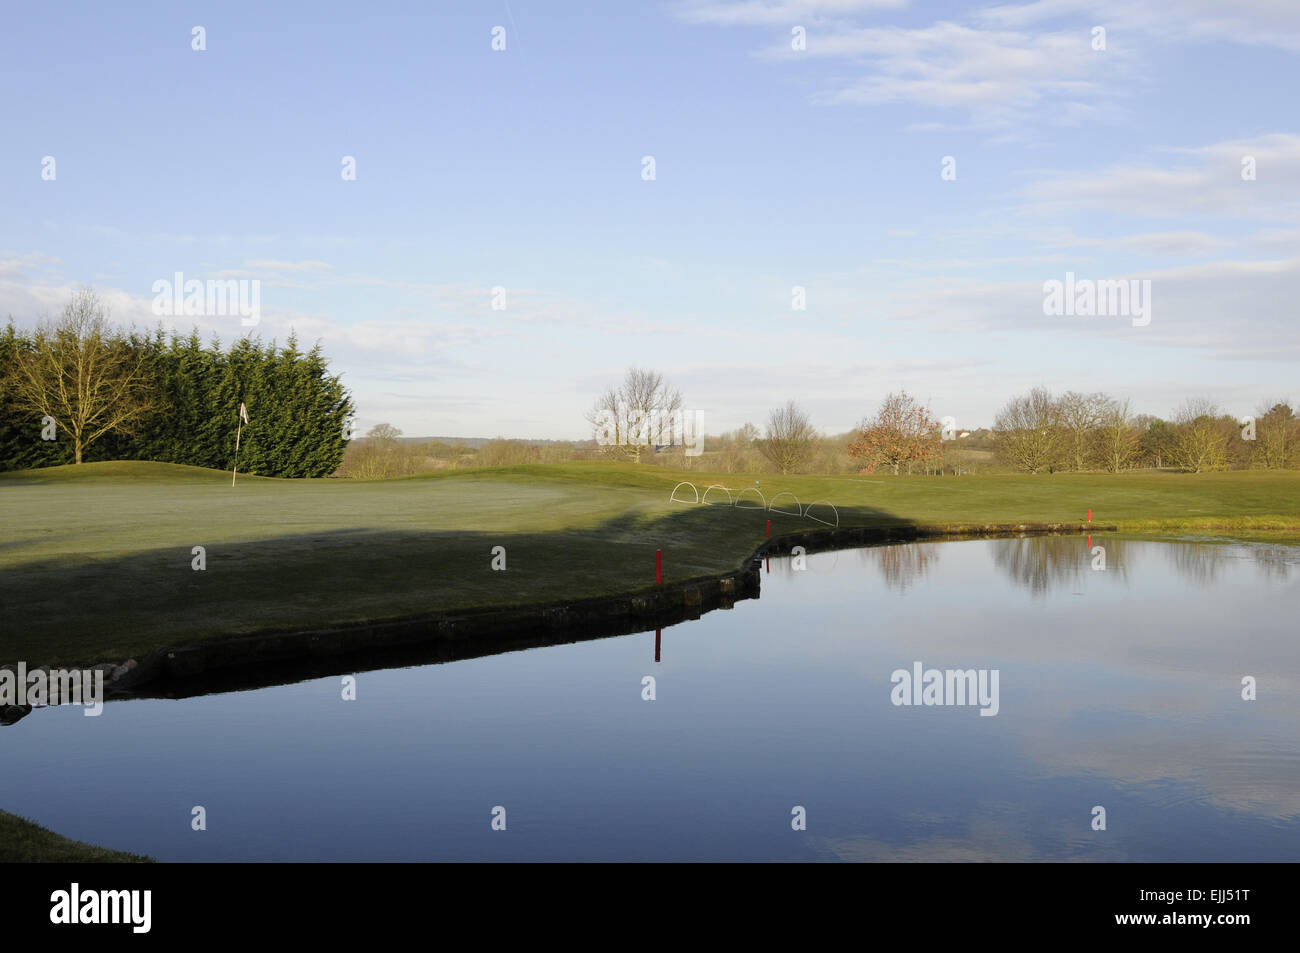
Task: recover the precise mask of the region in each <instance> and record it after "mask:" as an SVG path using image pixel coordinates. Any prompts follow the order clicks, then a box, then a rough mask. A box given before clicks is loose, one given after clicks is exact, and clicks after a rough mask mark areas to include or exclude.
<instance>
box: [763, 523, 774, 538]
mask: <svg viewBox="0 0 1300 953" xmlns="http://www.w3.org/2000/svg"><path fill="white" fill-rule="evenodd" d="M763 535H764V536H767V537H771V535H772V521H771V520H768V521H767V532H765V533H764V534H763Z"/></svg>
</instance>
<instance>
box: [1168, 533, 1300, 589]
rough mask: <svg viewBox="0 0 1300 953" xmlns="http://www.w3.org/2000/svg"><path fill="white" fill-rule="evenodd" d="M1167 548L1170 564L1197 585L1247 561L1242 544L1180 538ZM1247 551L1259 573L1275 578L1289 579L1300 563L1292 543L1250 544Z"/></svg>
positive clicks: (1299, 551) (1299, 552)
mask: <svg viewBox="0 0 1300 953" xmlns="http://www.w3.org/2000/svg"><path fill="white" fill-rule="evenodd" d="M1165 549H1166V550H1167V552H1168V555H1169V562H1170V565H1172V566H1173V567H1174V569H1176V570H1177V571H1178V572H1179V573H1180V574H1181V575H1183V576H1184V577H1186V578H1187V579H1189V580H1190V581H1192V582H1194V583H1196V584H1197V585H1198V586H1206V585H1209V584H1210V583H1214V582H1217V581H1218V579H1219V574H1220V573H1221V572H1222V571H1223V569H1224V567H1225V566H1227V565H1229V564H1230V563H1233V562H1244V561H1245V560H1244V558H1243V554H1242V551H1241V550H1242V547H1240V546H1236V545H1229V544H1225V543H1204V542H1179V543H1173V544H1171V545H1169V546H1166V547H1165ZM1246 551H1247V552H1248V553H1249V554H1250V557H1251V562H1252V563H1253V564H1254V566H1255V569H1256V570H1258V572H1259V574H1260V576H1262V577H1263V578H1265V579H1269V580H1272V581H1274V582H1277V581H1281V580H1285V579H1289V578H1290V576H1291V570H1292V569H1294V568H1295V567H1296V566H1297V565H1300V550H1297V549H1295V548H1293V547H1286V546H1248V547H1246Z"/></svg>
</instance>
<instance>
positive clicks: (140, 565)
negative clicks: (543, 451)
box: [0, 462, 1300, 665]
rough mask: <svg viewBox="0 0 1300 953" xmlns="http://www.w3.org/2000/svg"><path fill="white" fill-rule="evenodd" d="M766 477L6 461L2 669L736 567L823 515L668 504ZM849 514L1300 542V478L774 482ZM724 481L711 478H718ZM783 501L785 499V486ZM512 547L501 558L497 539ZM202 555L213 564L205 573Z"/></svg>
mask: <svg viewBox="0 0 1300 953" xmlns="http://www.w3.org/2000/svg"><path fill="white" fill-rule="evenodd" d="M682 479H689V480H692V481H695V482H696V483H697V484H698V485H699V486H700V488H701V490H703V488H704V486H706V485H707V484H709V483H714V482H716V483H721V484H723V485H725V486H728V487H731V488H733V489H738V488H740V487H743V486H753V485H754V480H755V478H754V477H753V476H752V475H751V476H743V477H742V476H736V475H722V474H698V473H694V472H678V471H672V470H666V469H663V468H660V467H651V466H644V465H643V466H640V467H637V466H635V465H632V464H612V463H609V464H606V463H584V464H564V465H546V466H521V467H506V468H498V469H485V470H461V471H444V472H441V473H434V474H427V475H422V476H418V477H407V478H402V479H397V480H377V481H343V480H276V479H268V478H258V477H240V479H239V485H238V486H237V487H235V488H233V489H232V488H231V486H230V475H229V474H228V473H221V472H218V471H211V470H202V469H198V468H194V467H179V466H174V465H170V464H155V463H141V462H116V463H93V464H83V465H82V466H80V467H76V466H67V467H55V468H50V469H44V470H33V471H22V472H18V473H9V474H0V525H3V526H4V535H3V537H0V632H3V633H4V636H3V648H2V649H0V652H2V654H3V656H4V657H3V658H0V662H6V661H18V660H24V661H27V662H29V664H32V665H36V664H53V665H62V664H71V663H93V662H99V661H120V660H122V659H125V658H128V657H137V658H138V657H140V656H141V655H143V654H146V653H148V652H149V651H151V650H153V649H157V648H159V647H163V646H166V645H179V644H189V643H194V642H198V641H201V640H204V639H210V638H218V637H222V636H231V635H239V634H247V633H250V632H255V631H259V630H267V629H291V628H309V627H320V626H329V625H334V624H339V623H348V622H363V621H374V620H378V619H393V618H401V617H403V616H411V615H417V614H420V613H426V612H434V611H441V610H454V609H465V608H471V607H485V606H487V607H490V606H506V605H524V604H530V603H543V602H547V603H549V602H561V601H565V600H572V599H578V598H583V597H590V596H601V595H611V594H617V593H626V592H631V591H635V590H638V589H644V588H647V587H648V586H650V585H652V584H653V572H654V551H655V550H656V549H662V550H663V552H664V574H665V581H667V582H673V581H678V580H684V579H688V578H698V577H701V576H705V575H713V574H717V573H722V572H726V571H730V570H732V569H734V568H736V567H737V566H738V565H739V563H740V562H741V560H742V559H743V558H744V556H745V555H746V554H748V553H749V552H750V551H751V550H752V549H753V548H754V547H755V546H756V545H757V544H758V543H759V542H761V540H762V538H763V529H764V520H765V519H766V518H768V516H769V515H770V517H771V519H772V532H773V535H774V536H775V535H780V534H781V533H785V532H793V531H796V530H806V529H808V528H811V527H815V526H816V525H817V524H815V523H812V522H811V521H809V520H807V519H802V518H799V517H794V516H785V515H780V514H775V513H773V514H767V513H764V512H762V511H759V510H745V509H735V508H731V507H723V506H717V507H714V506H684V505H681V504H676V503H670V502H669V499H668V498H669V494H670V492H671V491H672V489H673V487H674V485H675V484H676V483H677V482H678V481H679V480H682ZM759 479H761V481H762V485H761V487H760V489H761V490H762V492H763V493H764V494H765V495H766V496H767V497H768V499H771V498H772V496H773V495H774V494H775V493H776V492H778V491H781V490H789V491H792V492H793V493H795V494H796V495H797V496H798V497H799V499H800V500H801V501H802V502H803V503H804V504H807V503H809V502H811V501H812V500H815V499H821V498H829V499H830V500H831V501H832V502H833V503H834V504H835V505H836V506H837V507H838V508H839V512H840V520H841V524H842V525H846V526H875V527H887V526H900V525H908V524H922V523H924V524H933V523H963V524H970V523H986V522H1038V521H1044V522H1075V521H1082V520H1083V519H1084V516H1085V514H1086V512H1087V510H1088V509H1089V508H1091V509H1092V511H1093V520H1094V521H1095V522H1104V523H1114V524H1118V525H1119V528H1120V530H1121V531H1123V532H1126V533H1134V534H1170V533H1188V534H1198V535H1215V534H1218V535H1223V534H1228V535H1235V536H1242V535H1250V536H1257V537H1262V538H1269V539H1274V540H1278V541H1294V540H1300V473H1293V472H1285V473H1272V472H1233V473H1215V474H1200V475H1190V474H1172V473H1132V474H1120V475H1108V474H1056V475H1052V476H1018V475H981V476H966V477H907V476H900V477H893V476H872V477H816V476H798V477H795V476H792V477H773V476H763V477H760V478H759ZM715 492H716V491H715ZM787 499H788V498H787ZM497 545H500V546H504V547H505V548H506V553H507V567H508V568H507V571H506V572H504V573H501V572H493V571H491V569H490V567H489V563H490V560H491V556H490V551H491V549H492V547H494V546H497ZM195 546H203V547H205V548H206V559H207V568H206V570H205V571H204V572H195V571H193V570H192V569H191V560H192V559H193V558H194V557H193V556H192V555H191V550H192V548H193V547H195Z"/></svg>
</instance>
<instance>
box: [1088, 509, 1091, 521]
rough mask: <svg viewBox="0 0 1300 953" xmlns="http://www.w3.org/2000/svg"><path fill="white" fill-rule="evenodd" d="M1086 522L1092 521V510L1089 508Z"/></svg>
mask: <svg viewBox="0 0 1300 953" xmlns="http://www.w3.org/2000/svg"><path fill="white" fill-rule="evenodd" d="M1088 522H1089V523H1091V522H1092V510H1089V511H1088Z"/></svg>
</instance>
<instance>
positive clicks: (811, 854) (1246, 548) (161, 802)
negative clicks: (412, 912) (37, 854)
mask: <svg viewBox="0 0 1300 953" xmlns="http://www.w3.org/2000/svg"><path fill="white" fill-rule="evenodd" d="M1093 543H1094V544H1096V545H1103V546H1104V547H1105V549H1106V566H1105V568H1104V569H1094V568H1093V566H1094V564H1095V562H1096V557H1095V556H1094V555H1093V554H1092V553H1090V552H1089V550H1088V547H1087V546H1086V545H1085V541H1084V540H1083V539H1079V538H1040V539H1006V540H978V541H963V542H942V543H919V544H909V545H899V546H889V547H872V548H865V549H858V550H847V551H842V552H838V553H823V554H814V555H810V556H808V557H806V558H807V563H806V568H805V569H803V570H799V569H797V568H796V567H795V564H794V563H793V562H792V560H791V559H789V558H782V559H775V558H774V559H772V560H771V563H770V569H769V570H768V571H767V572H765V573H764V575H763V577H762V585H763V588H762V597H761V599H759V600H750V601H746V602H741V603H738V604H737V605H736V606H735V608H734V609H731V610H729V611H717V612H713V613H709V614H707V615H705V616H704V617H703V618H701V619H699V620H697V621H693V622H687V623H684V624H681V625H677V626H673V627H671V628H668V629H664V630H663V632H662V635H661V638H660V642H661V645H660V661H658V662H656V661H655V633H654V632H653V631H652V632H648V633H644V634H640V635H630V636H622V637H617V638H610V639H604V640H600V641H594V642H585V643H578V644H569V645H558V646H554V647H548V648H540V649H532V650H528V651H521V652H515V653H511V654H506V655H497V656H491V657H486V658H480V659H472V660H468V661H459V662H453V663H449V664H442V665H426V666H421V667H416V668H403V669H392V670H387V671H376V672H362V673H359V674H358V675H357V681H356V694H357V698H356V700H355V701H344V700H343V699H342V690H341V679H340V678H338V677H332V678H324V679H317V680H313V681H308V682H302V683H298V684H293V685H284V686H278V687H272V688H264V689H259V690H255V691H243V692H234V693H229V694H222V695H210V696H203V697H196V698H189V699H184V700H179V701H176V700H155V699H150V700H136V701H127V702H113V703H110V704H109V705H108V706H107V707H106V709H105V710H104V713H103V715H102V716H101V717H98V718H86V717H83V716H82V713H81V710H80V709H76V708H50V709H38V710H36V711H34V712H33V713H32V714H31V715H30V716H29V717H27V718H25V719H23V720H22V721H21V722H19V723H18V724H16V725H13V726H11V727H7V728H0V766H2V767H0V807H3V808H4V809H6V810H8V811H11V812H14V813H18V814H22V815H24V816H28V817H31V818H33V819H35V820H37V821H38V822H40V823H41V824H44V825H45V826H47V827H50V828H52V829H54V830H56V831H58V832H59V833H62V834H64V835H67V836H70V837H74V838H77V839H80V840H86V841H90V842H92V843H95V844H100V845H103V846H107V847H113V848H118V849H123V850H131V851H135V852H140V853H146V854H150V855H152V856H154V857H157V858H158V859H160V860H168V861H180V860H187V861H195V860H218V861H219V860H265V861H273V860H438V859H456V860H470V859H486V860H507V859H518V860H551V859H557V860H643V859H650V860H877V861H879V860H884V861H900V860H902V861H914V860H931V861H972V860H1012V861H1067V860H1069V861H1074V860H1082V861H1228V860H1247V861H1250V860H1269V861H1284V860H1286V861H1290V860H1296V859H1297V858H1298V857H1300V741H1298V738H1300V731H1298V729H1300V693H1298V692H1297V687H1298V684H1300V639H1298V638H1297V634H1298V632H1300V621H1298V619H1297V609H1298V608H1300V549H1296V548H1287V547H1279V546H1261V545H1236V544H1233V545H1223V544H1217V543H1205V542H1168V543H1167V542H1146V541H1125V540H1122V539H1116V538H1113V537H1108V538H1105V539H1101V538H1098V539H1094V540H1093ZM915 663H920V664H921V667H922V671H924V670H925V669H930V668H934V669H938V670H947V669H960V670H970V669H974V670H976V671H977V672H980V671H983V672H986V673H993V672H996V673H997V675H996V678H997V681H996V686H997V706H996V707H997V713H996V715H981V714H980V711H981V707H980V706H979V705H978V704H976V705H971V704H966V705H957V704H934V705H925V704H921V705H910V704H909V705H902V704H894V701H893V699H891V695H892V696H893V698H894V699H897V698H898V697H899V696H900V695H901V694H903V688H902V687H901V686H900V685H898V684H896V683H895V680H894V673H895V672H904V671H905V672H907V673H908V676H909V678H910V676H911V673H912V671H913V668H914V665H915ZM646 676H653V678H654V680H655V683H654V695H655V698H654V700H645V699H644V698H643V695H644V694H647V693H648V692H647V689H646V687H645V683H644V681H643V679H644V678H645V677H646ZM1248 676H1249V677H1252V678H1254V679H1255V681H1256V694H1257V697H1256V699H1255V700H1253V701H1248V700H1244V699H1243V697H1242V694H1243V679H1245V678H1246V677H1248ZM985 684H986V687H991V686H992V683H991V682H989V681H987V680H986V682H985ZM909 691H910V690H909ZM916 691H917V695H916V696H915V698H917V699H920V697H921V696H920V693H919V687H918V688H917V689H916ZM907 698H908V700H912V699H913V696H912V695H910V694H908V695H907ZM932 698H933V696H932ZM937 700H940V701H954V700H956V699H954V698H952V697H947V696H939V697H938V698H937ZM984 707H985V708H986V709H989V710H991V708H990V706H987V705H986V706H984ZM196 805H201V806H203V807H204V808H205V809H206V814H207V830H206V831H194V830H192V829H191V812H192V808H193V807H194V806H196ZM496 807H502V808H504V809H505V828H506V829H505V830H494V829H493V826H492V821H493V809H494V808H496ZM1098 807H1100V808H1104V811H1105V815H1104V820H1105V829H1104V830H1095V829H1094V826H1095V825H1097V824H1098V823H1099V818H1100V815H1099V814H1098V813H1097V812H1096V810H1095V809H1096V808H1098ZM796 808H803V810H804V813H805V815H806V830H802V831H800V830H794V829H793V826H794V825H793V823H792V822H793V821H794V820H795V819H796V812H795V809H796Z"/></svg>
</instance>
